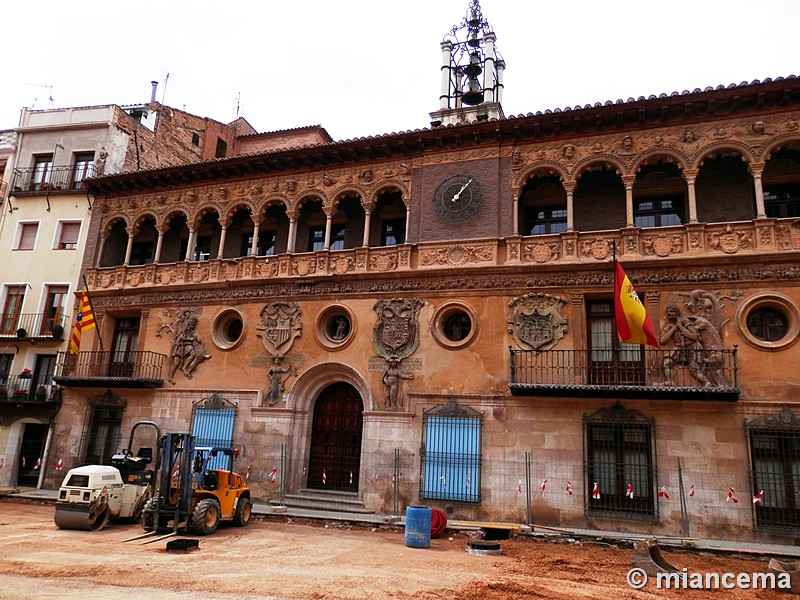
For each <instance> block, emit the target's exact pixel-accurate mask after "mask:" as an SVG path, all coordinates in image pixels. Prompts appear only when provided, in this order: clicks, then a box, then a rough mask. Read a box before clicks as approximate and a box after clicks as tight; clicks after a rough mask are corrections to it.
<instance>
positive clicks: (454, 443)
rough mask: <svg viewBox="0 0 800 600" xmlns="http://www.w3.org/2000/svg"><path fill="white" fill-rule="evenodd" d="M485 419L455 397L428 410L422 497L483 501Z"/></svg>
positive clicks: (424, 434)
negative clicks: (482, 424)
mask: <svg viewBox="0 0 800 600" xmlns="http://www.w3.org/2000/svg"><path fill="white" fill-rule="evenodd" d="M481 423H482V418H481V416H480V413H477V412H475V411H474V410H472V409H469V408H461V407H459V406H458V404H457V403H455V401H451V402H450V403H449V404H447V405H442V406H440V407H437V408H434V409H433V410H432V411H431V412H430V413H427V414H425V418H424V432H423V436H424V440H423V453H422V482H421V483H422V485H421V490H420V497H421V498H424V499H428V500H451V501H456V502H480V490H481V485H480V466H481Z"/></svg>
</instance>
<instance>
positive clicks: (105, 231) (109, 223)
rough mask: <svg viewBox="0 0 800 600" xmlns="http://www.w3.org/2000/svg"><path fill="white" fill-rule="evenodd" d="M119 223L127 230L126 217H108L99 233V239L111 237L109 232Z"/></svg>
mask: <svg viewBox="0 0 800 600" xmlns="http://www.w3.org/2000/svg"><path fill="white" fill-rule="evenodd" d="M120 221H122V222H123V223H125V229H126V230H127V229H128V217H127V216H126V215H123V214H115V215H111V216H110V217H108V219H106V222H105V224H104V225H103V228H102V232H101V237H103V238H107V237H108V236H109V235H111V230H112V229H113V228H114V226H115V225H116V224H117V223H119V222H120Z"/></svg>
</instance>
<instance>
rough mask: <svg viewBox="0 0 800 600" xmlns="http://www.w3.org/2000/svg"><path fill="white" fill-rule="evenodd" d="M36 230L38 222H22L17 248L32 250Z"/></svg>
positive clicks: (37, 229)
mask: <svg viewBox="0 0 800 600" xmlns="http://www.w3.org/2000/svg"><path fill="white" fill-rule="evenodd" d="M38 231H39V224H38V223H23V225H22V231H21V232H20V236H19V245H18V246H17V250H33V246H34V244H35V243H36V233H37V232H38Z"/></svg>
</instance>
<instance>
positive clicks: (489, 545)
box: [467, 542, 503, 554]
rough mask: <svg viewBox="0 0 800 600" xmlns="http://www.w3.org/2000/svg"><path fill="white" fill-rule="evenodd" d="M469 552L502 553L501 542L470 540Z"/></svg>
mask: <svg viewBox="0 0 800 600" xmlns="http://www.w3.org/2000/svg"><path fill="white" fill-rule="evenodd" d="M467 552H469V553H470V554H502V553H503V549H502V548H500V544H496V543H494V542H468V543H467Z"/></svg>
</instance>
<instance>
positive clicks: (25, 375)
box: [19, 369, 31, 379]
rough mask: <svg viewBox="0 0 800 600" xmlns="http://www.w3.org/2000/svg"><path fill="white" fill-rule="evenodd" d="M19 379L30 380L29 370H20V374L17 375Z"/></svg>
mask: <svg viewBox="0 0 800 600" xmlns="http://www.w3.org/2000/svg"><path fill="white" fill-rule="evenodd" d="M19 378H20V379H30V378H31V370H30V369H22V372H21V373H20V374H19Z"/></svg>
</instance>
